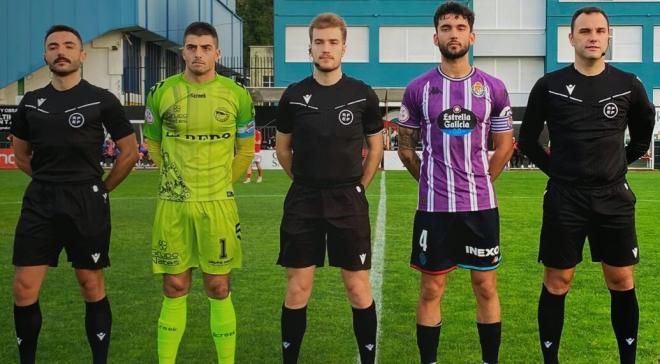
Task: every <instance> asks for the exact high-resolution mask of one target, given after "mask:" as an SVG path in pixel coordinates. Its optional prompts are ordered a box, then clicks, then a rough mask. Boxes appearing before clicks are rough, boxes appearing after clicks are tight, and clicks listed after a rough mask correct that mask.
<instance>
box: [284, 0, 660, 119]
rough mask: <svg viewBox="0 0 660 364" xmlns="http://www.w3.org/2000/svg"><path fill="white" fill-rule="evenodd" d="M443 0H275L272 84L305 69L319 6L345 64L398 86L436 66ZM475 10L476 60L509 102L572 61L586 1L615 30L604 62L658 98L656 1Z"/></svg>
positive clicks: (517, 101)
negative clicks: (572, 31) (330, 16)
mask: <svg viewBox="0 0 660 364" xmlns="http://www.w3.org/2000/svg"><path fill="white" fill-rule="evenodd" d="M440 3H441V1H437V0H433V1H424V0H411V1H391V0H362V1H358V0H334V1H329V0H327V1H326V0H319V1H302V0H278V1H276V2H275V8H274V10H275V21H274V40H275V41H274V43H275V44H274V46H275V51H274V53H275V62H274V63H275V85H276V86H287V85H288V84H290V83H291V82H295V81H297V80H300V79H301V78H303V77H306V76H307V75H309V74H310V73H311V70H312V66H311V65H310V62H309V58H308V55H307V47H308V44H309V38H308V34H307V26H308V24H309V23H310V21H311V20H312V19H313V18H314V16H316V15H317V14H319V13H321V12H327V11H330V12H335V13H337V14H339V15H341V16H342V17H344V19H345V20H346V22H347V23H348V27H349V29H348V39H347V53H346V56H345V59H344V64H343V66H342V67H343V70H344V71H345V72H346V73H347V74H351V75H354V76H356V77H358V78H360V79H363V80H364V81H365V82H367V83H369V84H370V85H372V86H374V87H404V86H405V85H406V84H407V83H408V82H409V81H410V80H412V79H413V78H414V77H416V76H417V75H419V74H421V73H423V72H424V71H426V70H428V69H429V68H431V67H434V66H436V65H437V64H438V61H439V59H440V55H439V52H437V50H435V47H434V45H433V43H432V38H431V37H432V34H433V32H434V29H433V20H432V18H433V14H434V12H435V9H436V8H437V6H438V5H439V4H440ZM463 3H464V4H467V5H468V6H470V7H471V8H473V9H474V11H475V14H476V21H475V33H476V35H477V38H476V43H475V45H474V48H473V52H472V57H473V62H474V64H475V65H476V66H477V67H479V68H481V69H483V70H485V71H486V72H489V73H491V74H493V75H495V76H497V77H499V78H500V79H502V80H503V81H504V82H505V84H506V85H507V88H508V89H509V92H510V94H511V101H512V104H513V105H514V106H519V107H522V106H525V105H526V103H527V97H528V95H529V91H530V90H531V88H532V86H533V85H534V83H535V82H536V80H537V79H538V78H539V77H541V76H542V75H543V74H544V73H545V72H547V71H551V70H555V69H557V68H559V67H562V66H565V65H567V64H569V63H570V62H572V55H573V49H572V47H571V46H570V44H569V42H568V28H569V27H568V25H569V24H570V19H571V16H572V14H573V12H574V11H575V10H576V9H578V8H580V7H584V6H599V7H602V8H603V9H604V10H605V11H606V12H607V13H608V14H609V16H610V22H611V25H612V27H613V28H612V30H613V32H612V33H613V39H612V44H613V45H612V47H611V53H610V54H608V57H609V58H610V62H612V64H614V65H616V66H617V67H620V68H623V69H625V70H627V71H630V72H634V73H635V74H637V75H638V76H639V77H640V78H641V79H642V81H643V82H644V84H645V86H646V88H647V90H648V91H649V96H650V97H653V98H654V100H655V103H656V104H660V67H659V65H660V63H658V62H660V1H649V0H637V1H636V0H619V1H617V0H612V1H573V0H547V1H546V0H464V1H463Z"/></svg>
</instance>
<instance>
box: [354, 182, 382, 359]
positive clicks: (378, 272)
mask: <svg viewBox="0 0 660 364" xmlns="http://www.w3.org/2000/svg"><path fill="white" fill-rule="evenodd" d="M386 219H387V191H386V189H385V171H382V172H381V174H380V197H379V199H378V215H377V217H376V229H375V230H376V233H375V237H374V248H373V254H372V255H371V272H370V273H369V276H370V277H369V278H370V279H371V291H372V295H373V297H374V302H375V303H376V317H378V321H379V322H378V330H377V331H376V363H378V352H379V348H380V345H379V344H378V342H379V341H380V329H381V322H382V317H381V312H382V310H383V273H384V270H383V266H384V260H385V259H384V257H385V227H386V226H387V221H386ZM355 362H356V363H360V356H359V353H358V357H357V358H356V360H355Z"/></svg>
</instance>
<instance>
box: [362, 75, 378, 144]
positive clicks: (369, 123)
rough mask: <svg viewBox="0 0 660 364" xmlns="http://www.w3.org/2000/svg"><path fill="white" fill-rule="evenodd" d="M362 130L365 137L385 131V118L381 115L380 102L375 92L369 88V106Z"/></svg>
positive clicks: (365, 113)
mask: <svg viewBox="0 0 660 364" xmlns="http://www.w3.org/2000/svg"><path fill="white" fill-rule="evenodd" d="M362 128H363V130H364V134H365V135H373V134H377V133H380V132H381V131H382V130H383V116H382V115H381V114H380V101H379V100H378V95H376V93H375V92H374V90H373V89H372V88H371V87H369V86H367V106H366V109H365V112H364V118H363V123H362Z"/></svg>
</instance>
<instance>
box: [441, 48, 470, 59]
mask: <svg viewBox="0 0 660 364" xmlns="http://www.w3.org/2000/svg"><path fill="white" fill-rule="evenodd" d="M438 49H440V53H441V54H442V56H443V57H445V58H446V59H451V60H454V59H459V58H461V57H463V56H464V55H465V54H466V53H467V52H468V51H469V50H470V46H467V47H465V48H461V49H459V50H458V51H456V52H452V51H450V50H449V46H447V45H445V46H442V45H439V46H438Z"/></svg>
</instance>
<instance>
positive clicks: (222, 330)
mask: <svg viewBox="0 0 660 364" xmlns="http://www.w3.org/2000/svg"><path fill="white" fill-rule="evenodd" d="M209 303H210V304H211V334H212V335H213V342H214V343H215V350H216V352H217V353H218V363H220V364H233V363H234V354H235V352H236V313H235V312H234V305H233V304H232V302H231V293H230V294H229V295H228V296H227V298H224V299H221V300H218V299H214V298H210V297H209Z"/></svg>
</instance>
